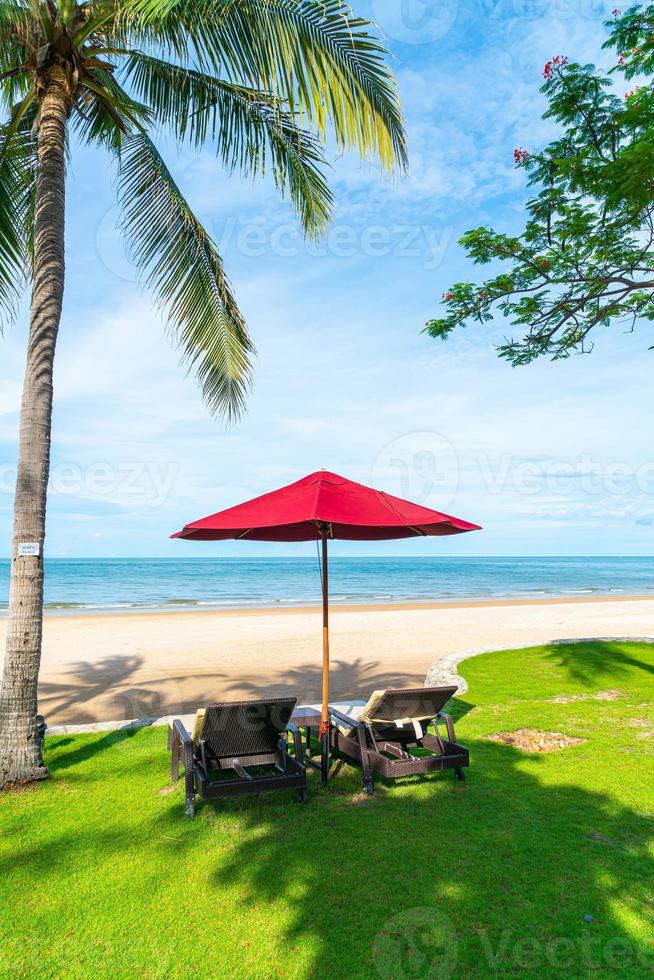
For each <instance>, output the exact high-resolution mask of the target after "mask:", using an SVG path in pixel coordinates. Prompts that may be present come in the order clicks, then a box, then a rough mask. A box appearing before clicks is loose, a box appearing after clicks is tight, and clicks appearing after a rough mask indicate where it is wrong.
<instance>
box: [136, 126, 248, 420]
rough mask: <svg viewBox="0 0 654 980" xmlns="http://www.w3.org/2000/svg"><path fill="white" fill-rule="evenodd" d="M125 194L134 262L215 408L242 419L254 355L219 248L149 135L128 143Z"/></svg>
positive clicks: (211, 407)
mask: <svg viewBox="0 0 654 980" xmlns="http://www.w3.org/2000/svg"><path fill="white" fill-rule="evenodd" d="M118 192H119V199H120V204H121V208H122V221H121V227H122V229H123V231H124V232H125V235H126V237H127V240H128V244H129V247H130V253H131V256H132V258H133V260H134V262H135V264H136V266H137V268H138V270H139V273H140V275H141V278H142V281H143V283H144V285H145V286H146V287H147V288H148V289H150V290H152V292H153V293H154V294H155V296H156V297H157V299H158V300H159V302H160V304H161V305H162V307H163V308H164V310H165V313H166V318H167V322H168V325H169V328H170V330H171V332H172V333H173V335H174V336H175V337H176V339H177V342H178V344H179V347H180V349H181V350H182V353H183V359H184V361H185V362H186V363H187V364H188V366H189V370H193V371H194V372H195V374H196V375H197V377H198V380H199V382H200V385H201V388H202V392H203V395H204V398H205V401H206V403H207V405H208V406H209V408H210V409H211V410H212V411H215V412H219V413H220V414H223V415H225V416H226V417H227V418H228V419H230V420H233V419H235V418H237V417H238V416H239V415H240V414H241V413H242V411H243V409H244V406H245V400H246V396H247V393H248V391H249V389H250V385H251V355H252V353H253V350H254V348H253V346H252V343H251V340H250V337H249V335H248V332H247V327H246V325H245V321H244V320H243V317H242V315H241V313H240V311H239V309H238V306H237V305H236V301H235V299H234V297H233V295H232V292H231V288H230V285H229V283H228V281H227V279H226V277H225V274H224V272H223V265H222V261H221V259H220V256H219V254H218V252H217V250H216V247H215V245H214V243H213V241H212V240H211V238H210V237H209V235H208V234H207V232H206V231H205V230H204V228H203V227H202V225H201V224H200V222H199V221H198V219H197V218H196V217H195V215H194V214H193V213H192V211H191V209H190V208H189V205H188V204H187V202H186V201H185V199H184V197H183V196H182V194H181V192H180V190H179V188H178V187H177V185H176V183H175V181H174V180H173V178H172V176H171V174H170V172H169V170H168V168H167V167H166V165H165V163H164V161H163V159H162V158H161V156H160V154H159V152H158V151H157V149H156V147H155V146H154V144H153V143H152V141H151V140H150V139H149V137H148V136H147V134H146V133H143V132H136V133H132V134H129V135H128V136H126V137H125V138H124V139H123V142H122V147H121V151H120V171H119V180H118Z"/></svg>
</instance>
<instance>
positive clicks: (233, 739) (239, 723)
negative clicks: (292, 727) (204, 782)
mask: <svg viewBox="0 0 654 980" xmlns="http://www.w3.org/2000/svg"><path fill="white" fill-rule="evenodd" d="M296 700H297V698H266V699H262V700H257V701H224V702H221V703H219V704H209V705H207V707H206V708H205V712H204V720H203V722H202V731H201V732H200V739H201V740H202V741H204V743H205V745H206V747H207V749H208V750H209V752H210V753H211V755H212V756H213V757H214V758H215V759H227V758H241V757H244V756H249V755H269V754H270V753H273V752H275V751H276V750H277V746H278V744H279V740H280V738H281V736H282V735H283V733H284V732H285V731H286V727H287V725H288V723H289V721H290V718H291V715H292V714H293V709H294V708H295V702H296Z"/></svg>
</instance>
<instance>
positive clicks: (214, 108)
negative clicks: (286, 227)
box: [127, 53, 333, 236]
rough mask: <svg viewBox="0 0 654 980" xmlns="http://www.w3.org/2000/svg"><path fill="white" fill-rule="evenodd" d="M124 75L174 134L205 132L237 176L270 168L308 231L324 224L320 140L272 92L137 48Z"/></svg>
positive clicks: (196, 140)
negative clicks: (301, 126)
mask: <svg viewBox="0 0 654 980" xmlns="http://www.w3.org/2000/svg"><path fill="white" fill-rule="evenodd" d="M127 79H128V80H129V82H130V83H131V85H132V86H133V87H134V88H135V89H136V92H137V93H138V95H139V97H140V98H141V99H143V100H144V101H145V102H147V103H148V105H150V106H152V110H153V113H154V115H155V117H156V118H157V120H158V121H160V122H161V123H162V124H163V125H165V126H167V127H169V128H170V129H171V131H172V132H173V133H176V134H177V135H178V137H179V139H180V140H184V139H188V140H190V142H191V143H193V144H194V145H196V146H201V145H203V144H204V143H205V142H206V141H207V140H208V139H209V138H210V139H211V140H212V141H213V142H214V144H215V147H216V152H217V153H218V155H219V157H220V158H221V161H222V163H223V165H224V166H225V167H227V169H229V170H238V171H239V172H240V174H241V175H242V176H249V175H251V174H256V173H260V174H265V173H268V172H269V173H271V174H272V176H273V178H274V180H275V183H276V184H277V187H278V188H279V189H280V190H281V191H282V192H284V191H288V193H289V194H290V197H291V200H292V202H293V204H294V206H295V208H296V209H297V211H298V213H299V215H300V218H301V220H302V225H303V227H304V230H305V232H306V233H307V234H309V235H311V236H315V235H317V234H318V233H319V232H320V231H321V230H322V229H323V228H324V226H325V224H326V223H327V221H328V220H329V218H330V215H331V209H332V204H333V199H332V195H331V191H330V189H329V186H328V184H327V182H326V180H325V177H324V175H323V172H322V167H324V165H325V163H324V157H323V152H322V146H321V144H320V142H319V141H318V139H317V138H316V137H314V136H313V135H312V134H311V133H309V132H307V131H306V130H302V129H300V128H298V127H297V126H296V125H295V122H294V120H293V119H292V118H291V116H290V115H289V114H288V113H287V112H286V111H284V106H283V104H282V103H281V102H280V101H279V100H278V99H276V98H275V97H274V96H271V95H269V94H268V93H265V92H259V91H257V90H255V89H251V88H247V87H245V86H243V85H235V84H233V83H231V82H225V81H222V80H221V79H218V78H215V77H213V76H211V75H207V74H205V73H203V72H199V71H195V70H191V69H186V68H180V67H178V66H177V65H171V64H170V63H168V62H165V61H162V60H160V59H158V58H153V57H149V56H147V55H144V54H140V53H134V54H132V55H131V56H130V57H129V58H128V59H127Z"/></svg>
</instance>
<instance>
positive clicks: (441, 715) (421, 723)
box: [330, 686, 470, 794]
mask: <svg viewBox="0 0 654 980" xmlns="http://www.w3.org/2000/svg"><path fill="white" fill-rule="evenodd" d="M456 690H457V689H456V687H454V686H452V687H419V688H414V689H407V690H387V691H375V692H374V693H373V694H372V696H371V698H370V700H369V701H368V703H367V704H366V705H365V707H364V708H362V709H361V711H360V712H357V717H354V716H353V714H350V715H347V714H344V713H343V712H342V711H339V710H337V709H335V708H332V707H330V714H331V720H332V732H331V744H332V751H333V752H334V755H335V756H336V757H337V758H339V759H341V760H344V761H346V762H349V763H351V764H353V765H357V766H360V767H361V769H362V771H363V789H364V792H365V793H367V794H371V793H372V792H373V789H374V786H373V775H374V774H375V773H377V774H378V775H380V776H382V777H384V778H386V779H397V778H398V777H401V776H414V775H421V774H423V773H428V772H438V771H440V770H443V769H453V770H454V775H455V777H456V778H457V779H463V778H464V776H463V767H464V766H467V765H469V762H470V758H469V754H468V750H467V749H465V748H464V747H463V746H462V745H459V744H458V743H457V741H456V736H455V734H454V723H453V721H452V719H451V717H450V716H449V715H447V714H445V712H443V711H442V708H443V707H444V706H445V705H446V704H447V702H448V701H449V699H450V698H451V697H452V696H453V695H454V694H455V693H456ZM439 722H444V723H445V729H446V732H447V738H444V737H443V736H442V735H441V733H440V731H439ZM430 724H432V725H433V728H434V734H431V733H429V732H428V731H427V728H428V726H429V725H430ZM411 750H421V751H420V753H418V754H413V753H412V751H411ZM425 750H426V751H425Z"/></svg>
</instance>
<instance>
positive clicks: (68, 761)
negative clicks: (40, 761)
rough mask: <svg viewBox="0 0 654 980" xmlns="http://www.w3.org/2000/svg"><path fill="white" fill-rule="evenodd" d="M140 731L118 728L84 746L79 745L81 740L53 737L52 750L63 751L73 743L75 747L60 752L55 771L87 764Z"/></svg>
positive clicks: (54, 766) (54, 767)
mask: <svg viewBox="0 0 654 980" xmlns="http://www.w3.org/2000/svg"><path fill="white" fill-rule="evenodd" d="M138 731H139V729H138V728H118V729H116V730H115V731H111V732H107V733H106V734H105V735H102V736H101V737H99V738H94V739H92V740H89V741H88V742H86V744H84V745H79V739H69V738H59V737H58V736H56V735H54V736H52V742H51V743H50V747H51V748H52V749H58V750H59V749H61V748H63V747H64V746H67V745H69V744H70V743H71V742H72V743H73V745H74V746H75V747H74V748H72V749H70V751H68V752H58V753H57V758H56V761H55V763H54V765H53V771H54V772H56V771H58V770H59V769H70V767H71V766H76V765H79V763H80V762H87V761H88V760H89V759H93V758H95V756H97V755H99V754H100V753H101V752H106V750H107V749H111V748H113V747H114V746H115V745H119V744H120V743H121V742H124V741H126V740H127V739H130V738H133V737H134V736H135V735H136V733H137V732H138Z"/></svg>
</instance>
